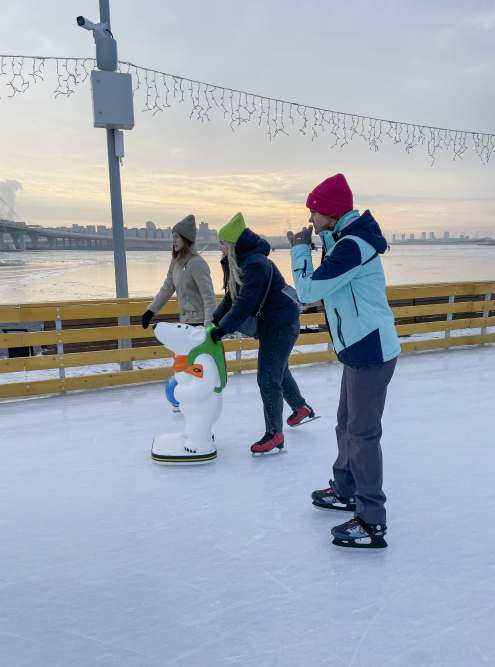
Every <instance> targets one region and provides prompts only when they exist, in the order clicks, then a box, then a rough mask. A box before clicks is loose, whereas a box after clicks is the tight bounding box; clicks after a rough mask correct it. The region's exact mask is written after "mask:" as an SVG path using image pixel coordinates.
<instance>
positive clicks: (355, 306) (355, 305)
mask: <svg viewBox="0 0 495 667" xmlns="http://www.w3.org/2000/svg"><path fill="white" fill-rule="evenodd" d="M349 287H350V288H351V294H352V300H353V301H354V308H355V309H356V315H357V317H359V310H358V307H357V303H356V297H355V296H354V290H353V289H352V284H351V283H349Z"/></svg>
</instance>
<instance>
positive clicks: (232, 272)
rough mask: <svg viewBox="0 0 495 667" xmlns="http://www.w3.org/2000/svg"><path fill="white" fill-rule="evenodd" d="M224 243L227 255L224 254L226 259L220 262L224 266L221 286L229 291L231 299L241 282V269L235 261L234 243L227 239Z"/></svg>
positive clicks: (234, 296)
mask: <svg viewBox="0 0 495 667" xmlns="http://www.w3.org/2000/svg"><path fill="white" fill-rule="evenodd" d="M224 243H225V245H226V246H227V255H226V256H225V257H226V259H227V261H226V262H225V263H222V264H223V267H224V271H223V288H224V290H227V291H228V292H229V294H230V297H231V299H232V301H233V300H234V299H235V298H236V296H237V290H238V289H239V287H240V284H241V279H242V271H241V268H240V266H239V264H238V263H237V256H236V254H235V243H230V242H229V241H224Z"/></svg>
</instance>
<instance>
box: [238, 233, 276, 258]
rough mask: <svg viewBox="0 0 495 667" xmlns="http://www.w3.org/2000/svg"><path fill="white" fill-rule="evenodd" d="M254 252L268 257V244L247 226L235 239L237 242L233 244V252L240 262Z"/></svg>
mask: <svg viewBox="0 0 495 667" xmlns="http://www.w3.org/2000/svg"><path fill="white" fill-rule="evenodd" d="M254 253H259V254H261V255H266V256H267V257H268V255H269V254H270V244H269V243H268V241H265V239H262V238H261V236H258V234H255V233H254V232H253V231H252V230H251V229H249V227H248V228H246V229H245V230H244V231H243V232H242V234H241V235H240V236H239V238H238V239H237V243H236V244H235V254H236V255H237V259H238V260H239V261H241V262H242V261H243V260H245V259H246V257H249V255H253V254H254Z"/></svg>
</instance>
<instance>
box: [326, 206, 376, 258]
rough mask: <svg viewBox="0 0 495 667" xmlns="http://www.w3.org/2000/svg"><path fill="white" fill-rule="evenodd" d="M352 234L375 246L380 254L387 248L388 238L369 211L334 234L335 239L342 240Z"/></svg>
mask: <svg viewBox="0 0 495 667" xmlns="http://www.w3.org/2000/svg"><path fill="white" fill-rule="evenodd" d="M337 224H338V223H337ZM350 235H352V236H357V237H359V238H360V239H363V241H366V242H367V243H369V244H370V245H371V246H373V248H374V249H375V250H376V251H377V252H378V253H380V255H383V253H384V252H385V250H386V249H387V239H386V238H385V237H384V236H383V234H382V230H381V229H380V225H379V224H378V223H377V221H376V220H375V218H374V217H373V216H372V215H371V213H370V212H369V211H365V212H364V213H363V214H362V215H360V216H359V218H356V220H353V221H352V222H351V223H350V224H349V225H347V227H344V229H342V230H341V231H335V232H333V234H332V236H333V238H334V240H335V241H340V239H342V238H344V236H350Z"/></svg>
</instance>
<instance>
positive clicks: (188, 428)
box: [151, 322, 227, 465]
mask: <svg viewBox="0 0 495 667" xmlns="http://www.w3.org/2000/svg"><path fill="white" fill-rule="evenodd" d="M215 328H216V327H215V325H214V324H211V323H210V324H208V325H207V326H206V328H205V327H193V326H190V325H188V324H170V323H168V322H159V323H158V324H157V325H156V326H155V328H154V330H155V336H156V337H157V338H158V340H159V341H160V343H163V345H165V347H167V348H168V349H169V350H171V351H172V352H174V354H175V357H174V370H175V379H176V380H177V387H176V388H175V397H176V398H177V400H178V402H179V404H180V409H181V412H182V415H183V416H184V421H185V426H184V432H183V433H164V434H163V435H159V436H157V437H156V438H155V439H154V440H153V445H152V447H151V458H152V459H153V461H155V463H159V464H161V465H185V464H187V465H198V464H202V463H210V462H211V461H213V460H214V459H215V458H216V456H217V450H216V448H215V446H214V444H213V439H212V435H211V429H212V426H213V424H214V423H215V422H216V421H217V419H218V418H219V417H220V413H221V412H222V391H223V389H224V387H225V385H226V383H227V369H226V365H225V354H224V350H223V343H222V342H221V341H218V343H214V342H213V341H212V340H211V337H210V333H211V331H212V330H213V329H215Z"/></svg>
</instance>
